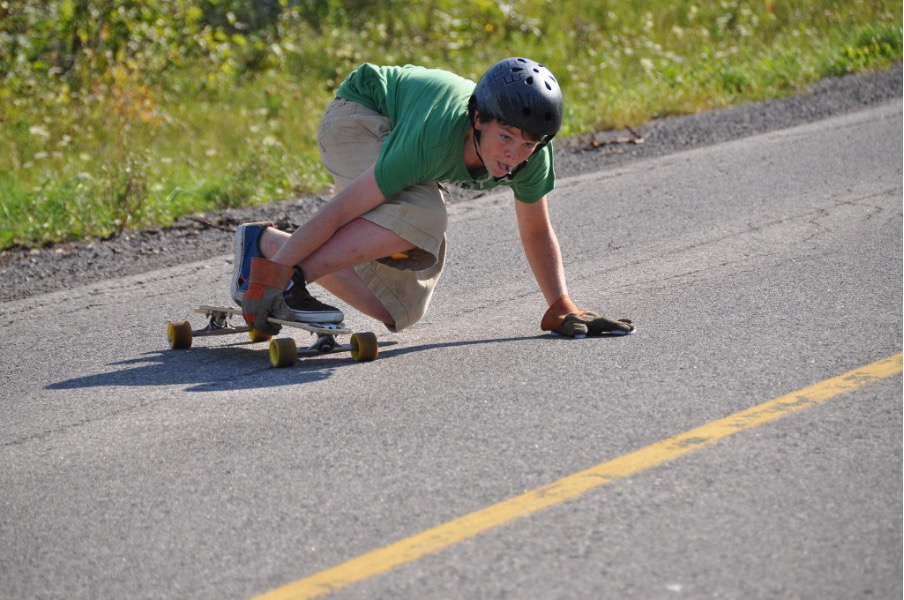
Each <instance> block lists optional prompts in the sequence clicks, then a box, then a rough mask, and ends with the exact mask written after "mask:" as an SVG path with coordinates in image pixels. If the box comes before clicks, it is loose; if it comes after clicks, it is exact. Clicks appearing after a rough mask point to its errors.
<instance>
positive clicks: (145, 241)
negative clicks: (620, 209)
mask: <svg viewBox="0 0 904 600" xmlns="http://www.w3.org/2000/svg"><path fill="white" fill-rule="evenodd" d="M901 90H902V76H901V65H897V66H895V67H893V68H891V69H889V70H886V71H881V72H878V73H869V74H864V75H848V76H845V77H840V78H832V79H825V80H822V81H820V82H819V83H817V84H816V85H814V86H812V87H810V88H809V89H807V90H803V91H802V92H801V93H800V94H799V95H797V96H794V97H791V98H784V99H780V100H772V101H768V102H758V103H752V104H746V105H741V106H737V107H733V108H728V109H724V110H716V111H711V112H707V113H702V114H698V115H691V116H685V117H669V118H665V119H656V120H653V121H651V122H649V123H646V124H644V125H643V126H641V127H638V128H635V129H632V130H624V131H601V132H596V133H592V134H587V135H582V136H578V137H574V138H569V139H564V140H557V141H556V158H555V160H556V172H557V174H558V176H559V177H560V178H562V177H567V176H570V175H577V174H580V173H585V172H589V171H594V170H599V169H603V168H607V167H611V166H616V165H622V164H625V163H628V162H632V161H637V160H643V159H647V158H652V157H657V156H663V155H666V154H671V153H674V152H679V151H682V150H688V149H691V148H697V147H700V146H705V145H709V144H716V143H720V142H725V141H729V140H734V139H739V138H743V137H747V136H751V135H756V134H760V133H765V132H768V131H774V130H777V129H783V128H787V127H793V126H796V125H801V124H804V123H809V122H813V121H818V120H820V119H825V118H828V117H832V116H835V115H839V114H844V113H848V112H854V111H857V110H861V109H863V108H867V107H870V106H875V105H878V104H882V103H884V102H887V101H889V100H892V99H894V98H900V97H901V96H902V93H901ZM477 195H478V194H473V193H468V192H463V191H457V190H453V191H451V193H450V195H449V197H448V201H449V202H450V203H457V202H467V201H468V200H469V199H472V198H474V197H475V196H477ZM327 198H329V191H328V190H327V191H325V192H324V193H323V194H320V195H310V196H304V197H301V198H298V199H295V200H291V201H285V202H274V203H271V204H268V205H266V206H258V207H253V208H246V209H229V210H223V211H219V212H215V213H206V214H201V215H194V216H190V217H183V218H180V219H179V220H177V221H176V223H175V224H174V225H173V226H172V227H168V228H164V229H151V230H142V231H128V232H124V233H123V234H121V235H119V236H117V237H115V238H112V239H109V240H103V241H98V240H94V241H90V240H88V241H80V242H70V243H65V244H58V245H54V246H51V247H47V248H40V249H32V250H28V249H13V250H6V251H3V252H0V274H2V275H3V277H4V280H5V281H7V285H6V287H4V288H2V289H0V302H9V301H12V300H18V299H22V298H28V297H30V296H34V295H38V294H44V293H49V292H56V291H61V290H66V289H70V288H73V287H78V286H82V285H86V284H88V283H91V282H94V281H100V280H105V279H113V278H116V277H122V276H126V275H133V274H138V273H143V272H147V271H152V270H156V269H161V268H165V267H170V266H175V265H178V264H184V263H188V262H194V261H197V260H203V259H206V258H210V257H212V256H217V255H221V254H228V253H230V252H231V251H232V231H233V229H234V228H235V226H236V225H238V224H239V223H242V222H246V221H260V220H270V221H273V222H274V223H275V224H276V225H277V226H278V227H280V228H282V229H286V230H292V229H294V228H295V227H297V226H298V225H299V224H300V223H303V222H304V221H305V220H306V219H307V218H308V217H309V216H310V215H311V214H312V213H313V212H315V211H316V210H317V208H318V207H320V206H321V205H322V204H323V203H324V202H325V201H326V199H327ZM551 201H552V202H553V203H554V202H555V192H553V196H552V197H551ZM226 278H227V277H226V274H225V273H224V281H226Z"/></svg>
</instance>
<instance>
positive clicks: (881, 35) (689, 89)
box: [0, 0, 902, 248]
mask: <svg viewBox="0 0 904 600" xmlns="http://www.w3.org/2000/svg"><path fill="white" fill-rule="evenodd" d="M901 17H902V15H901V4H900V3H899V2H891V1H888V0H855V1H850V0H801V1H797V2H793V3H792V2H783V1H780V0H721V1H719V2H694V1H692V0H653V1H650V2H620V1H617V0H570V1H565V2H562V1H561V0H533V1H531V0H505V1H502V0H496V1H494V0H469V1H460V0H459V1H453V0H407V1H405V2H403V1H402V0H257V1H255V2H247V1H245V0H0V248H3V247H9V246H11V245H15V244H20V245H35V244H42V243H48V242H53V241H59V240H65V239H72V238H82V237H104V236H109V235H114V234H116V233H117V232H118V231H121V230H122V229H125V228H134V227H146V226H154V225H159V224H167V223H169V222H171V221H172V220H173V219H174V218H176V217H177V216H179V215H181V214H185V213H191V212H197V211H207V210H213V209H216V208H221V207H226V206H240V205H254V204H258V203H264V202H268V201H271V200H274V199H281V198H286V197H290V196H292V195H298V194H301V193H303V192H308V191H316V190H319V189H322V188H323V187H325V186H326V185H327V184H328V179H327V177H326V174H325V172H324V171H323V169H321V168H319V159H318V156H317V152H316V140H315V138H316V125H317V121H318V119H319V115H320V112H321V110H322V108H323V106H325V104H326V103H327V102H328V100H329V99H330V97H331V96H332V94H333V93H334V91H335V88H336V87H337V86H338V85H339V83H340V82H341V81H342V79H343V78H344V77H345V75H346V74H347V73H348V72H349V71H350V70H351V69H353V68H354V67H356V66H357V65H358V64H360V63H361V62H364V61H371V62H377V63H384V64H404V63H416V64H423V65H426V66H432V67H438V68H446V69H450V70H452V71H455V72H458V73H460V74H462V75H464V76H467V77H470V78H473V79H476V78H477V77H479V76H480V74H481V73H482V72H483V70H484V69H485V68H486V67H487V66H489V65H490V64H492V63H493V62H495V61H496V60H498V59H499V58H501V57H503V56H508V55H511V54H520V55H526V56H530V57H531V58H535V59H537V60H540V61H541V62H543V63H545V64H546V65H547V66H549V67H550V68H551V69H552V70H553V72H554V73H556V75H557V77H558V79H559V80H560V82H561V83H562V86H563V89H564V90H565V91H566V101H567V103H566V119H565V125H564V130H563V132H562V135H573V134H578V133H582V132H586V131H589V130H593V129H600V128H610V127H620V126H624V125H630V124H636V123H638V122H642V121H644V120H647V119H650V118H652V117H654V116H656V115H666V114H680V113H692V112H697V111H700V110H706V109H708V108H712V107H718V106H725V105H729V104H733V103H738V102H745V101H750V100H758V99H764V98H770V97H776V96H781V95H785V94H790V93H793V92H794V91H795V90H797V89H799V88H800V87H801V86H803V85H806V84H807V83H809V82H812V81H814V80H816V79H818V78H819V77H823V76H827V75H839V74H844V73H850V72H856V71H861V70H864V69H877V68H884V67H887V66H888V65H889V64H891V63H893V62H895V61H900V60H901V38H902V31H901V25H900V23H901Z"/></svg>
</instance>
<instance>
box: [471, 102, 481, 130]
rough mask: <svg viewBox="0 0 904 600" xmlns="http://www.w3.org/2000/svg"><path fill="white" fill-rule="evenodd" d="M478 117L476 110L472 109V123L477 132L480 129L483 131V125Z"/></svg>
mask: <svg viewBox="0 0 904 600" xmlns="http://www.w3.org/2000/svg"><path fill="white" fill-rule="evenodd" d="M479 117H480V111H479V110H477V109H476V108H475V109H474V121H473V122H474V128H475V129H477V130H478V131H480V130H481V129H483V123H482V122H481V120H480V118H479Z"/></svg>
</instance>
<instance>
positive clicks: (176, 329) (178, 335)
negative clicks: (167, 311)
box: [166, 321, 191, 350]
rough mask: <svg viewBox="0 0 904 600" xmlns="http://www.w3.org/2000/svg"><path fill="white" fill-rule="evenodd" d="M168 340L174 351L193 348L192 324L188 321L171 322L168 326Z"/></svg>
mask: <svg viewBox="0 0 904 600" xmlns="http://www.w3.org/2000/svg"><path fill="white" fill-rule="evenodd" d="M166 339H167V340H169V347H170V348H172V349H173V350H184V349H185V348H191V323H189V322H188V321H170V322H169V323H167V324H166Z"/></svg>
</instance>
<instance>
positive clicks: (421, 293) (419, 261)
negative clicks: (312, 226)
mask: <svg viewBox="0 0 904 600" xmlns="http://www.w3.org/2000/svg"><path fill="white" fill-rule="evenodd" d="M391 130H392V128H391V126H390V124H389V117H387V116H385V115H382V114H380V113H378V112H376V111H373V110H371V109H369V108H367V107H365V106H362V105H361V104H357V103H355V102H350V101H348V100H343V99H341V98H337V99H336V100H334V101H333V102H332V103H331V104H330V105H329V107H327V109H326V112H324V114H323V118H322V119H321V120H320V128H319V130H318V132H317V139H318V141H319V143H320V158H321V160H322V161H323V165H324V166H325V167H326V168H327V170H328V171H329V172H330V173H331V174H332V176H333V181H334V182H335V184H336V191H337V192H338V191H340V190H342V189H343V188H345V187H346V186H347V185H348V184H350V183H351V182H352V181H354V179H355V178H356V177H357V176H358V175H360V174H361V173H363V172H364V171H365V170H366V169H368V168H369V167H371V166H373V165H374V164H375V163H376V162H377V157H378V156H379V154H380V147H381V145H382V144H383V140H384V139H385V138H386V136H387V135H389V133H390V131H391ZM362 217H363V218H364V219H367V220H368V221H371V222H373V223H376V224H377V225H380V226H381V227H385V228H386V229H389V230H390V231H392V232H394V233H396V234H397V235H399V236H400V237H402V238H403V239H405V240H407V241H409V242H411V243H412V244H413V245H414V246H415V249H414V250H411V251H409V252H408V253H407V254H408V258H406V259H393V258H384V259H380V260H378V261H374V262H371V263H365V264H361V265H358V266H357V267H355V272H356V273H357V274H358V276H359V277H361V278H362V279H363V280H364V282H365V283H366V284H367V287H368V288H369V289H370V290H371V291H372V292H373V293H374V294H375V295H376V296H377V298H379V300H380V302H382V304H383V306H385V307H386V309H387V310H388V311H389V313H390V314H391V315H392V317H393V320H394V321H395V324H396V326H395V330H396V331H401V330H402V329H405V328H406V327H409V326H411V325H413V324H414V323H416V322H418V321H419V320H420V319H421V317H423V316H424V313H425V312H427V307H428V306H429V304H430V298H431V297H432V295H433V290H434V288H435V287H436V284H437V282H438V281H439V276H440V274H441V273H442V270H443V265H444V264H445V254H446V237H445V233H446V224H447V223H448V216H447V214H446V204H445V201H444V200H443V195H442V192H441V191H440V189H439V186H438V185H437V184H436V183H425V184H418V185H414V186H411V187H409V188H406V189H404V190H402V191H401V192H399V193H398V194H396V195H395V196H393V197H391V198H387V199H386V201H385V202H384V203H383V204H381V205H380V206H378V207H377V208H375V209H373V210H372V211H370V212H368V213H366V214H364V215H363V216H362Z"/></svg>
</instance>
